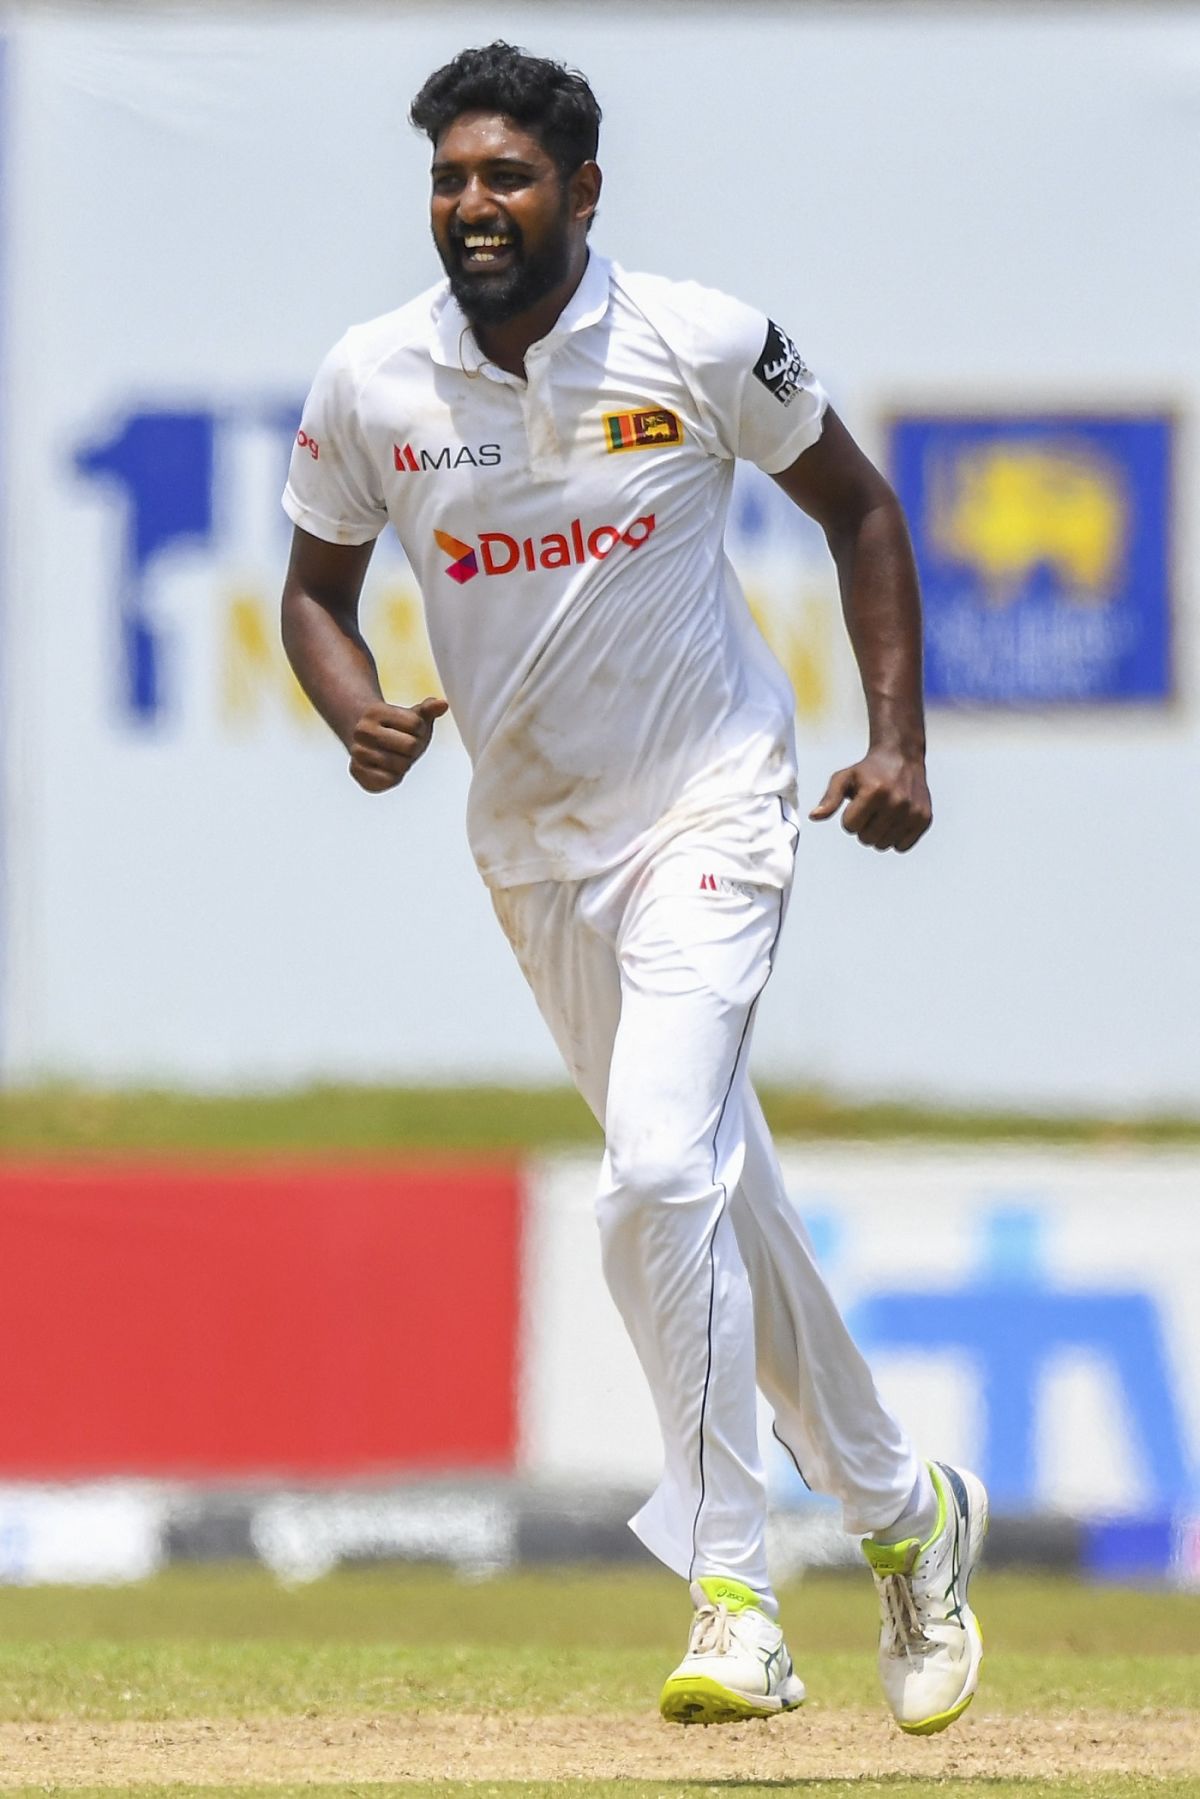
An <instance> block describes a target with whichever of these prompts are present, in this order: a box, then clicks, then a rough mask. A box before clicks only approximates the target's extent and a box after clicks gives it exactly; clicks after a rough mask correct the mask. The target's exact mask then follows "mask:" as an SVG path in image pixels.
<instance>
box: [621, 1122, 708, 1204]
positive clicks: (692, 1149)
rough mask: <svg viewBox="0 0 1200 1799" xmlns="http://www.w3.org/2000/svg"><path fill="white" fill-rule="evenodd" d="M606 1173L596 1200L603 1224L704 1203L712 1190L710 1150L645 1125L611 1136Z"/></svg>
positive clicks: (671, 1133)
mask: <svg viewBox="0 0 1200 1799" xmlns="http://www.w3.org/2000/svg"><path fill="white" fill-rule="evenodd" d="M606 1176H607V1178H606V1179H605V1181H604V1184H603V1186H602V1187H601V1190H600V1196H599V1201H598V1210H599V1213H600V1219H601V1223H602V1224H604V1223H605V1222H610V1223H616V1222H618V1221H620V1220H623V1219H630V1218H636V1217H640V1216H645V1215H646V1214H650V1213H655V1212H659V1211H662V1210H663V1209H665V1208H668V1207H670V1208H677V1207H687V1206H689V1205H696V1204H697V1203H700V1204H703V1203H705V1202H707V1201H709V1200H710V1199H711V1197H712V1194H713V1187H714V1182H713V1157H712V1151H711V1149H710V1148H708V1147H707V1146H703V1145H701V1146H697V1145H695V1144H690V1143H685V1142H683V1141H681V1140H680V1138H679V1136H678V1135H677V1134H676V1133H673V1132H671V1131H669V1130H662V1129H655V1128H653V1127H651V1128H646V1129H643V1130H641V1131H640V1132H639V1133H638V1135H637V1137H636V1139H634V1140H632V1141H629V1142H626V1143H621V1144H614V1143H613V1142H612V1140H611V1139H610V1141H609V1145H608V1161H607V1169H606Z"/></svg>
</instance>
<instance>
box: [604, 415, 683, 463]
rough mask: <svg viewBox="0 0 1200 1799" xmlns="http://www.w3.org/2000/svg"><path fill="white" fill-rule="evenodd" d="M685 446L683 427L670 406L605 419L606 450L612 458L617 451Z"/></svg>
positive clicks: (608, 416) (609, 416)
mask: <svg viewBox="0 0 1200 1799" xmlns="http://www.w3.org/2000/svg"><path fill="white" fill-rule="evenodd" d="M682 442H683V426H682V425H681V424H680V422H679V419H678V418H677V417H676V415H675V413H673V412H671V411H670V410H669V408H667V407H666V406H648V407H646V408H645V410H644V411H642V412H606V413H605V415H604V446H605V448H606V449H607V450H608V451H609V453H610V455H611V453H612V452H613V451H614V450H663V449H666V448H667V447H668V446H669V445H670V444H677V443H682Z"/></svg>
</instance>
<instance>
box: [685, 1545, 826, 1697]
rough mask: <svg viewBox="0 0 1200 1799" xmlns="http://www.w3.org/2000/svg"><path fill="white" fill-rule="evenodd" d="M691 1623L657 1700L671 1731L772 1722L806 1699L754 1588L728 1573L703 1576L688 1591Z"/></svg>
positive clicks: (776, 1629)
mask: <svg viewBox="0 0 1200 1799" xmlns="http://www.w3.org/2000/svg"><path fill="white" fill-rule="evenodd" d="M691 1595H692V1604H693V1605H694V1606H695V1608H696V1610H695V1616H694V1617H693V1619H692V1629H691V1634H690V1636H689V1639H688V1648H687V1654H686V1655H685V1656H684V1658H683V1660H682V1661H681V1662H680V1664H679V1666H678V1667H677V1668H676V1669H675V1672H674V1673H673V1674H672V1675H671V1676H670V1677H669V1679H668V1680H667V1683H666V1685H665V1686H664V1687H663V1690H662V1692H661V1693H660V1695H659V1700H658V1708H659V1710H660V1711H661V1713H662V1715H663V1717H664V1718H666V1719H667V1720H668V1721H669V1722H670V1723H672V1724H735V1723H737V1722H738V1721H739V1720H744V1719H746V1718H773V1717H775V1716H777V1715H778V1713H780V1712H789V1711H792V1710H794V1708H795V1707H796V1706H798V1705H800V1704H801V1703H802V1701H803V1699H804V1682H803V1681H802V1680H800V1679H798V1677H797V1675H796V1671H795V1669H794V1668H793V1666H792V1658H791V1656H790V1655H789V1654H788V1652H787V1644H786V1643H785V1642H784V1640H783V1632H782V1631H781V1630H780V1628H779V1626H778V1624H777V1623H776V1622H775V1620H774V1618H771V1617H768V1615H767V1613H766V1612H764V1611H763V1609H762V1601H761V1599H760V1597H759V1595H758V1594H757V1593H756V1592H755V1591H754V1589H753V1587H747V1586H745V1585H743V1583H742V1582H741V1581H740V1580H733V1579H731V1578H730V1576H729V1575H727V1574H707V1575H703V1576H701V1578H700V1579H698V1580H694V1581H693V1582H692V1585H691Z"/></svg>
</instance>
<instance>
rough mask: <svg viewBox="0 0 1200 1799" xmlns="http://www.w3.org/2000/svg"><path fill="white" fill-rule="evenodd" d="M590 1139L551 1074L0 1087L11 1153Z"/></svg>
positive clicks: (809, 1110) (1035, 1137) (1022, 1138)
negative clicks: (329, 1082) (472, 1081)
mask: <svg viewBox="0 0 1200 1799" xmlns="http://www.w3.org/2000/svg"><path fill="white" fill-rule="evenodd" d="M761 1097H762V1101H763V1106H764V1109H765V1111H766V1114H767V1118H768V1120H769V1122H770V1124H771V1128H772V1130H774V1131H775V1132H776V1133H777V1134H778V1135H780V1136H784V1137H793V1138H814V1137H817V1138H826V1139H828V1138H858V1139H868V1140H871V1139H878V1140H886V1139H888V1138H895V1137H909V1138H916V1139H924V1140H926V1141H929V1142H938V1143H962V1144H968V1145H970V1144H975V1143H996V1142H1009V1143H1021V1144H1027V1145H1029V1146H1036V1145H1039V1144H1080V1145H1087V1144H1091V1145H1109V1146H1112V1147H1119V1146H1135V1145H1146V1146H1155V1145H1175V1146H1180V1147H1200V1118H1181V1117H1166V1116H1163V1117H1145V1118H1127V1119H1123V1120H1114V1119H1111V1118H1108V1119H1101V1118H1083V1117H1078V1118H1070V1117H1034V1116H1030V1115H1028V1114H1025V1113H1008V1112H984V1113H979V1112H950V1111H933V1110H928V1109H922V1108H920V1107H916V1106H904V1105H876V1106H850V1105H846V1104H844V1103H842V1102H840V1101H837V1100H834V1099H831V1098H829V1097H828V1096H824V1095H821V1094H819V1093H806V1092H798V1091H795V1090H792V1089H782V1088H772V1087H767V1088H764V1089H763V1090H762V1093H761ZM598 1143H599V1132H598V1130H597V1127H596V1124H595V1122H594V1120H593V1119H592V1117H591V1114H590V1113H589V1112H588V1110H587V1108H586V1106H585V1105H584V1104H583V1101H582V1100H581V1099H580V1098H579V1097H578V1095H576V1094H575V1093H573V1092H571V1091H570V1090H569V1089H567V1088H558V1087H551V1088H528V1089H526V1088H521V1089H508V1088H502V1087H431V1088H428V1089H425V1088H383V1087H379V1088H371V1087H312V1088H308V1089H306V1090H304V1091H300V1092H290V1093H284V1094H278V1095H246V1096H242V1097H223V1098H221V1097H214V1098H199V1097H196V1096H192V1095H185V1094H178V1093H165V1092H164V1093H154V1092H143V1093H132V1092H131V1093H98V1092H91V1091H87V1090H84V1089H80V1088H73V1087H44V1088H37V1089H30V1090H26V1091H18V1092H11V1093H0V1154H6V1155H12V1156H30V1155H59V1154H74V1155H78V1154H87V1153H97V1154H108V1153H112V1152H117V1151H126V1152H138V1153H149V1154H153V1153H157V1152H167V1153H170V1152H175V1151H183V1152H188V1151H213V1152H217V1153H222V1152H239V1153H242V1154H252V1155H253V1154H300V1155H303V1154H308V1153H355V1152H357V1153H371V1154H386V1153H388V1152H390V1151H394V1150H403V1151H414V1150H417V1151H421V1152H422V1153H425V1152H428V1153H434V1154H442V1155H444V1154H447V1153H457V1154H462V1153H487V1152H499V1153H504V1152H513V1153H515V1152H520V1151H529V1150H538V1149H544V1148H551V1147H557V1146H561V1145H570V1144H583V1145H587V1144H598Z"/></svg>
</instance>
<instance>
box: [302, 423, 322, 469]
mask: <svg viewBox="0 0 1200 1799" xmlns="http://www.w3.org/2000/svg"><path fill="white" fill-rule="evenodd" d="M296 442H297V443H298V444H299V446H300V448H301V449H302V450H307V451H308V453H309V455H310V456H311V457H312V459H313V461H314V462H316V461H318V459H319V458H320V455H321V446H320V444H319V443H318V442H317V440H316V438H315V437H310V436H309V435H308V432H307V431H303V430H301V431H297V433H296Z"/></svg>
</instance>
